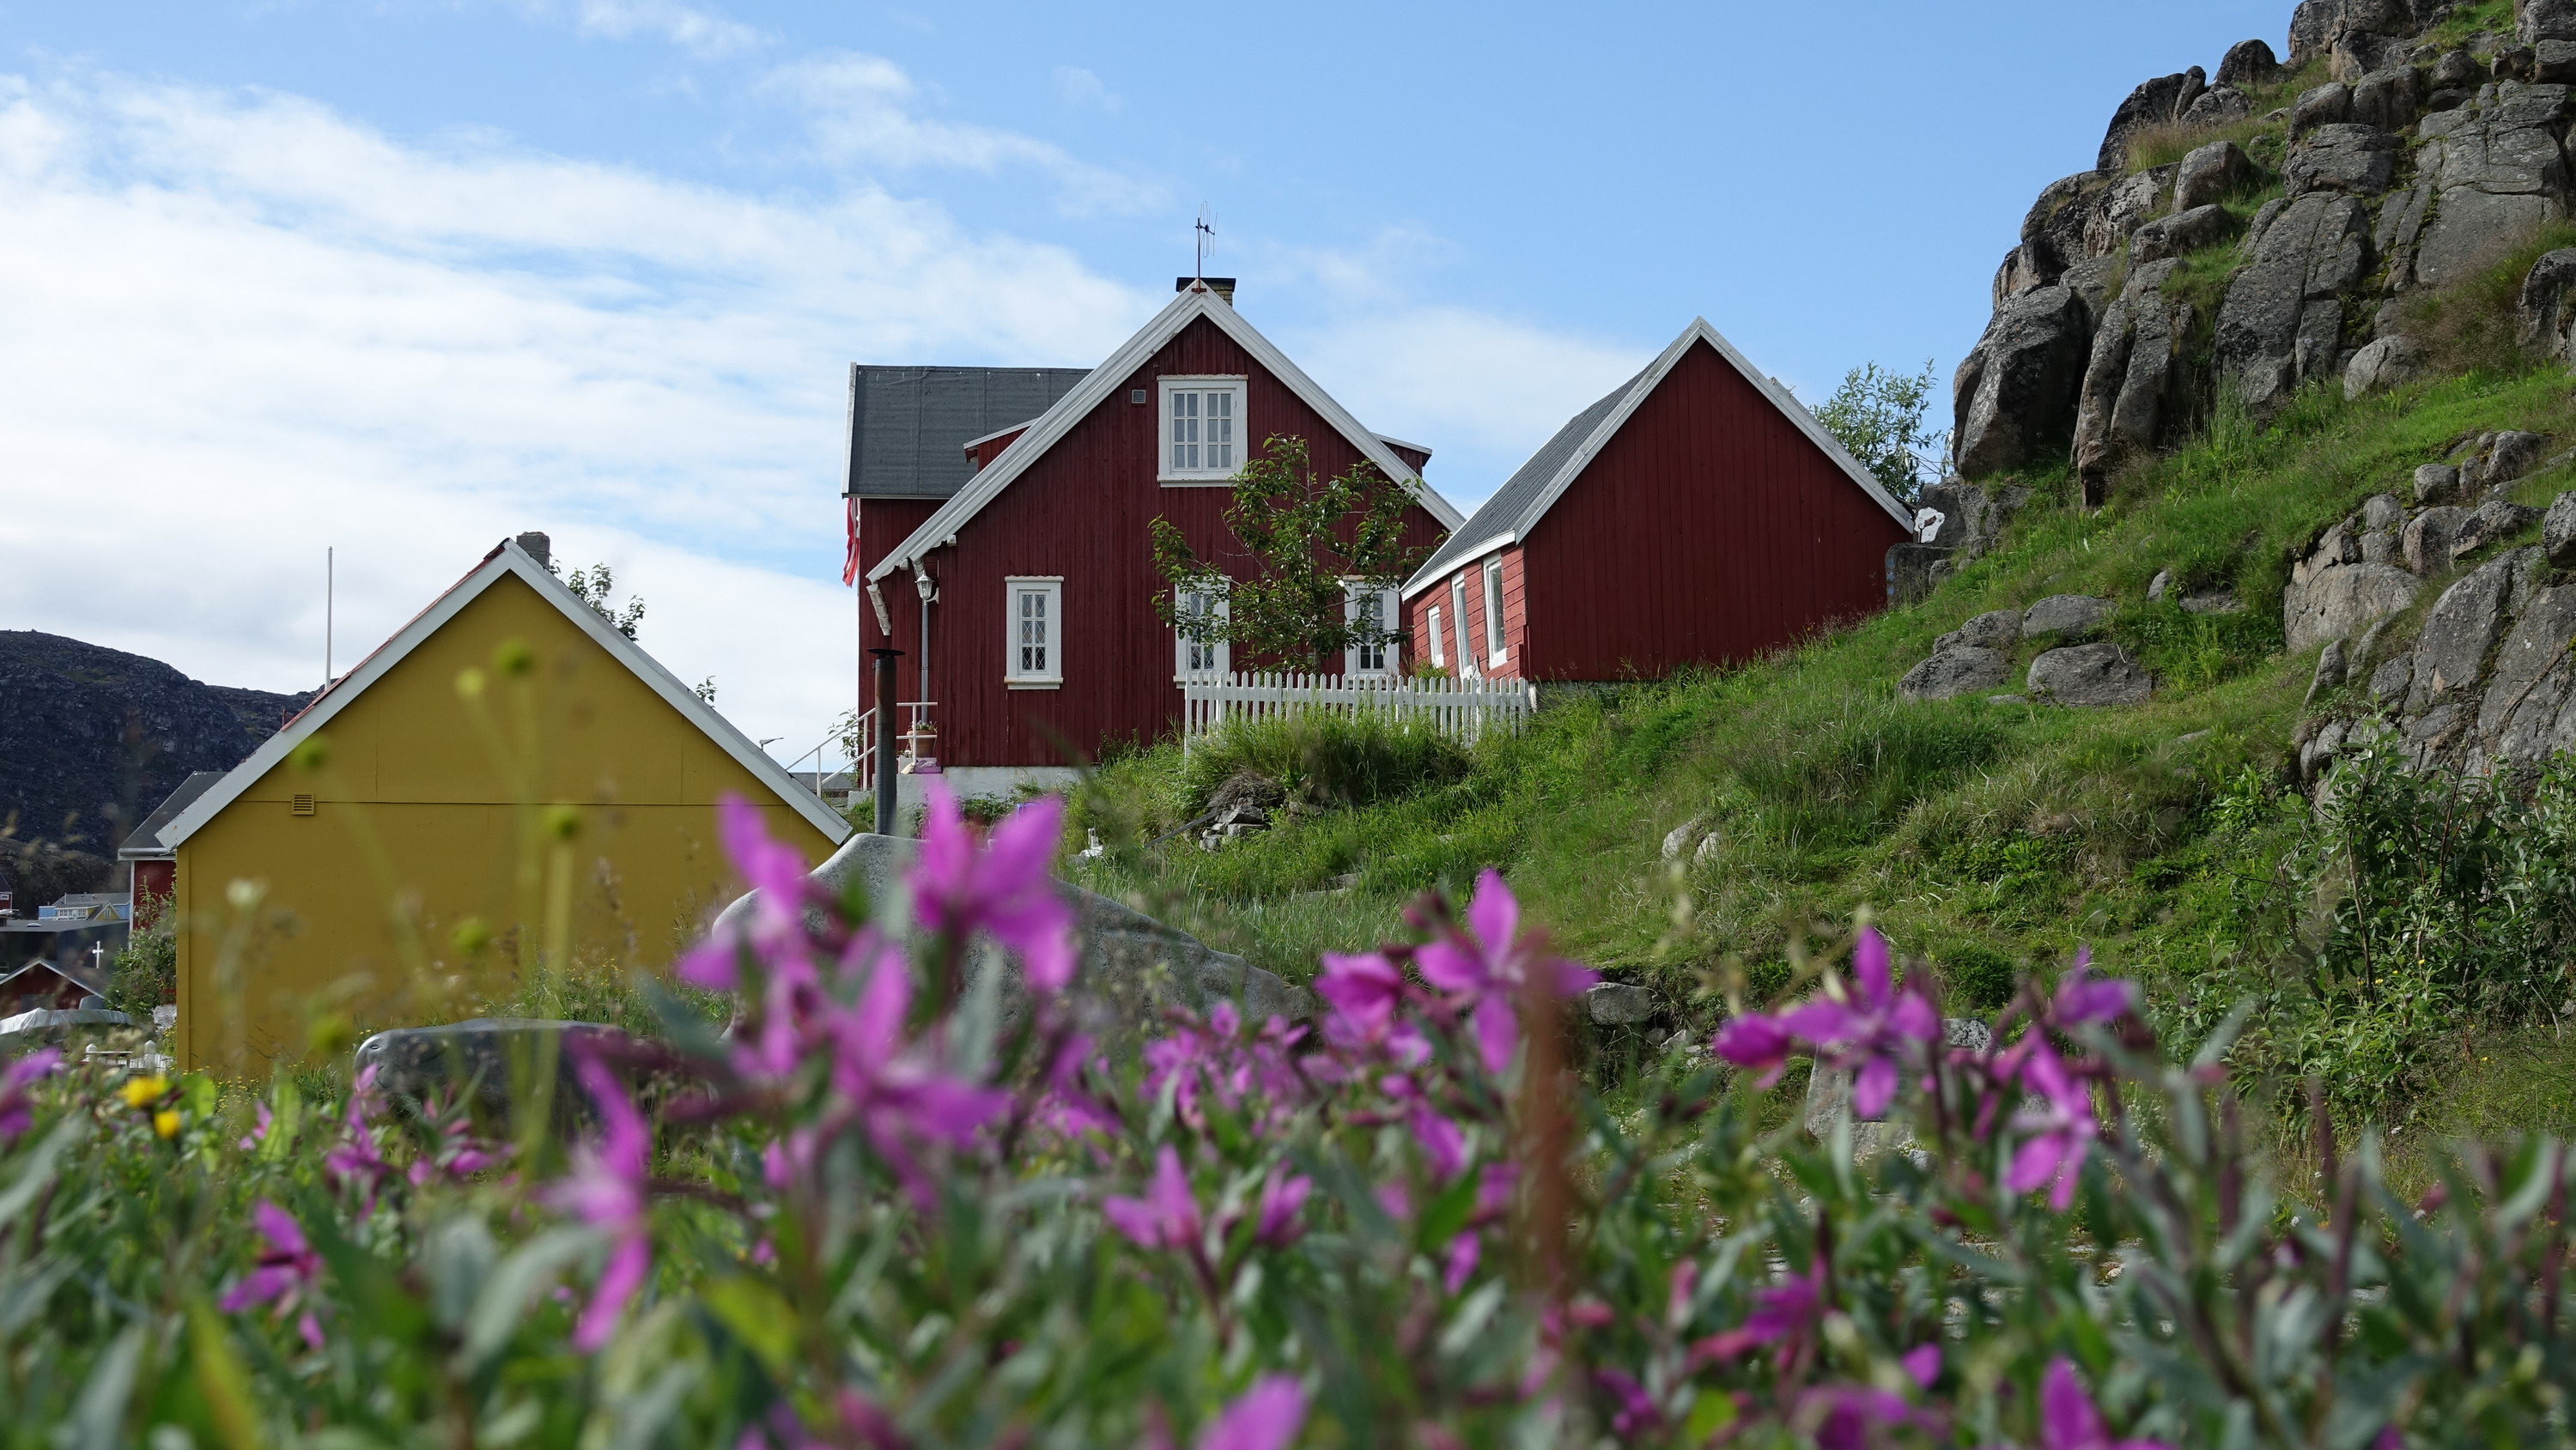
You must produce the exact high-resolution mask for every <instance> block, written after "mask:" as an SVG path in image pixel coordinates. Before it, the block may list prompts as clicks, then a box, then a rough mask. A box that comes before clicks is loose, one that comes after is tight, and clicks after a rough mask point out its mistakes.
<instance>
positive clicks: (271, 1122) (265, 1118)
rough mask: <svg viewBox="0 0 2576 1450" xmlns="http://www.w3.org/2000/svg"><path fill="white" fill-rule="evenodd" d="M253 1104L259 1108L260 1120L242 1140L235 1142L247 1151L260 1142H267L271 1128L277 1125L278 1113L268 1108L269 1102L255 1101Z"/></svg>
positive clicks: (238, 1146) (237, 1146)
mask: <svg viewBox="0 0 2576 1450" xmlns="http://www.w3.org/2000/svg"><path fill="white" fill-rule="evenodd" d="M252 1106H253V1107H255V1108H257V1109H258V1112H259V1121H258V1122H257V1123H256V1124H254V1125H253V1126H252V1128H251V1130H250V1131H249V1132H248V1133H246V1134H244V1135H243V1136H242V1139H241V1141H240V1142H238V1143H235V1144H233V1146H234V1147H236V1148H239V1149H240V1150H242V1151H243V1152H245V1153H247V1152H249V1151H250V1150H252V1149H253V1148H256V1147H258V1146H259V1145H260V1144H262V1143H265V1142H267V1141H268V1134H269V1130H270V1129H271V1128H272V1127H274V1126H276V1117H277V1115H276V1114H274V1113H272V1112H270V1111H269V1110H268V1104H266V1103H255V1104H253V1105H252Z"/></svg>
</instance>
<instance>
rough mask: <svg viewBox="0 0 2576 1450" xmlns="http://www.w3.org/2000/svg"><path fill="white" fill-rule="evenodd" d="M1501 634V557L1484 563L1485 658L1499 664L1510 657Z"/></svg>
mask: <svg viewBox="0 0 2576 1450" xmlns="http://www.w3.org/2000/svg"><path fill="white" fill-rule="evenodd" d="M1509 644H1510V641H1509V640H1507V639H1506V638H1505V637H1504V634H1503V556H1502V555H1500V554H1496V555H1495V556H1494V557H1492V558H1490V559H1487V560H1486V561H1485V658H1487V659H1489V660H1493V661H1495V662H1497V663H1500V662H1501V661H1503V660H1507V659H1510V658H1511V657H1512V654H1511V650H1510V648H1509Z"/></svg>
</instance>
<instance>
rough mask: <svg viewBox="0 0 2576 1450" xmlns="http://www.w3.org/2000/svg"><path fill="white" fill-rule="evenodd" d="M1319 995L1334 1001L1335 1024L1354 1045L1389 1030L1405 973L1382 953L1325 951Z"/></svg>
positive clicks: (1369, 1040)
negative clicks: (1345, 953)
mask: <svg viewBox="0 0 2576 1450" xmlns="http://www.w3.org/2000/svg"><path fill="white" fill-rule="evenodd" d="M1315 995H1316V996H1318V997H1321V998H1323V999H1324V1000H1325V1001H1327V1002H1330V1003H1332V1004H1333V1024H1334V1025H1335V1026H1336V1027H1339V1028H1341V1029H1342V1030H1343V1035H1345V1036H1347V1037H1348V1038H1349V1039H1350V1040H1351V1042H1352V1044H1353V1045H1356V1044H1357V1043H1359V1042H1373V1041H1375V1040H1377V1038H1378V1036H1379V1035H1380V1034H1381V1033H1383V1032H1385V1030H1386V1027H1387V1023H1388V1021H1389V1020H1390V1019H1391V1018H1393V1016H1394V1015H1395V1004H1396V1003H1397V1002H1398V1001H1399V1000H1401V999H1402V998H1403V995H1404V974H1403V973H1402V972H1400V971H1398V970H1396V966H1395V963H1393V962H1390V961H1388V960H1387V959H1386V957H1385V955H1384V954H1383V953H1380V952H1362V953H1359V954H1357V955H1347V956H1346V955H1344V954H1342V953H1340V952H1326V953H1324V971H1323V975H1321V976H1319V977H1317V978H1316V979H1315Z"/></svg>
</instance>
